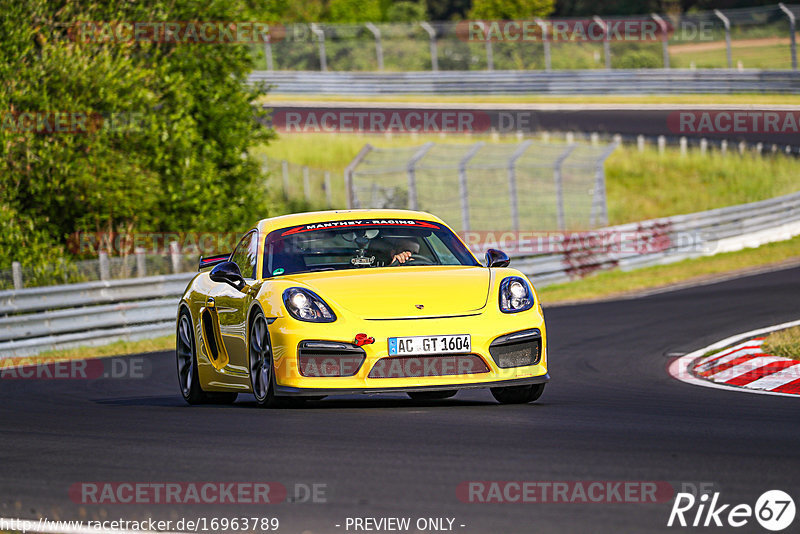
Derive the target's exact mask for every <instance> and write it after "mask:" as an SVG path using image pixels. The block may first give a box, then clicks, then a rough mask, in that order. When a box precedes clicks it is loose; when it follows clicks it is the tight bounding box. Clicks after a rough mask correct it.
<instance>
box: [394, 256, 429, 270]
mask: <svg viewBox="0 0 800 534" xmlns="http://www.w3.org/2000/svg"><path fill="white" fill-rule="evenodd" d="M400 265H436V262H434V261H433V260H432V259H430V258H429V257H427V256H420V255H418V254H412V255H411V257H410V258H408V259H407V260H406V262H405V263H400V262H399V261H397V260H394V261H393V262H392V263H390V264H389V267H399V266H400Z"/></svg>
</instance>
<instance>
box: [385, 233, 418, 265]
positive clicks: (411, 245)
mask: <svg viewBox="0 0 800 534" xmlns="http://www.w3.org/2000/svg"><path fill="white" fill-rule="evenodd" d="M418 253H419V242H418V241H416V240H414V239H398V240H396V242H395V245H394V247H393V248H392V250H391V252H389V256H390V257H391V258H392V261H390V262H389V264H390V265H391V264H392V263H394V262H398V263H405V262H407V261H414V258H412V257H411V256H413V255H414V254H418Z"/></svg>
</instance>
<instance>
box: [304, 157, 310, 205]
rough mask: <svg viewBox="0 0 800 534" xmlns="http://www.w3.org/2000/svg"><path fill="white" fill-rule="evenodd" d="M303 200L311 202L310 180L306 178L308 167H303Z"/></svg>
mask: <svg viewBox="0 0 800 534" xmlns="http://www.w3.org/2000/svg"><path fill="white" fill-rule="evenodd" d="M303 198H305V199H306V202H311V179H310V178H309V176H308V165H303Z"/></svg>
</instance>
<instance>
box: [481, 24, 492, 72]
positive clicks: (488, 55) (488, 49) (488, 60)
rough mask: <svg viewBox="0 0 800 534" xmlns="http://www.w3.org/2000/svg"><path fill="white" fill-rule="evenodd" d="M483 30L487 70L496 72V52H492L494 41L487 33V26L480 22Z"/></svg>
mask: <svg viewBox="0 0 800 534" xmlns="http://www.w3.org/2000/svg"><path fill="white" fill-rule="evenodd" d="M478 24H480V25H481V30H483V38H484V39H485V40H486V70H494V52H493V51H492V40H491V39H490V38H489V34H488V33H486V24H484V23H483V22H478Z"/></svg>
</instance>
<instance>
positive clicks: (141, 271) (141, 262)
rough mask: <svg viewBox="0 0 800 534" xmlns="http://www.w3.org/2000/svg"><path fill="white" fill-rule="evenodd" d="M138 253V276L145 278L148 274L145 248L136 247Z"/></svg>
mask: <svg viewBox="0 0 800 534" xmlns="http://www.w3.org/2000/svg"><path fill="white" fill-rule="evenodd" d="M134 254H135V255H136V278H144V277H145V276H147V263H146V262H145V259H146V258H145V256H144V249H143V248H142V247H136V250H135V251H134Z"/></svg>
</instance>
